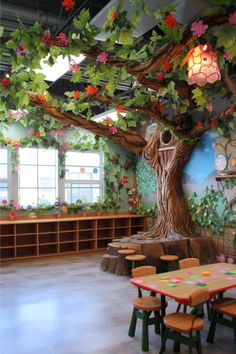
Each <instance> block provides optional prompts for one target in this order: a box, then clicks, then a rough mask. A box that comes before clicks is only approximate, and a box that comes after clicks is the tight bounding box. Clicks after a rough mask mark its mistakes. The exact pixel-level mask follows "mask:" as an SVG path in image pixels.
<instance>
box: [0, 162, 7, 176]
mask: <svg viewBox="0 0 236 354" xmlns="http://www.w3.org/2000/svg"><path fill="white" fill-rule="evenodd" d="M0 178H4V179H7V165H0Z"/></svg>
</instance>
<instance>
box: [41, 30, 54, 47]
mask: <svg viewBox="0 0 236 354" xmlns="http://www.w3.org/2000/svg"><path fill="white" fill-rule="evenodd" d="M41 41H42V42H43V43H44V44H46V45H51V43H52V38H51V33H50V32H49V31H45V32H43V35H42V37H41Z"/></svg>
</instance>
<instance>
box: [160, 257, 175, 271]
mask: <svg viewBox="0 0 236 354" xmlns="http://www.w3.org/2000/svg"><path fill="white" fill-rule="evenodd" d="M160 260H161V261H162V263H163V269H164V271H166V272H169V271H171V270H172V269H171V262H178V260H179V257H178V256H175V255H173V254H164V255H163V256H161V257H160Z"/></svg>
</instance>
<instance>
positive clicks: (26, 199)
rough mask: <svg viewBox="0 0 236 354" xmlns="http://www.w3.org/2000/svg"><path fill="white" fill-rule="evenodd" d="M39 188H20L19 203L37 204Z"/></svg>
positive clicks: (24, 204) (25, 204)
mask: <svg viewBox="0 0 236 354" xmlns="http://www.w3.org/2000/svg"><path fill="white" fill-rule="evenodd" d="M37 199H38V196H37V189H36V188H35V189H29V188H27V189H25V188H22V189H20V190H19V203H20V205H23V206H27V205H29V204H30V205H37V202H38V201H37Z"/></svg>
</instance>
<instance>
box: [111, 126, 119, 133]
mask: <svg viewBox="0 0 236 354" xmlns="http://www.w3.org/2000/svg"><path fill="white" fill-rule="evenodd" d="M109 130H110V132H111V133H112V134H116V133H117V132H118V130H117V127H116V126H115V125H113V126H111V127H109Z"/></svg>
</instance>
